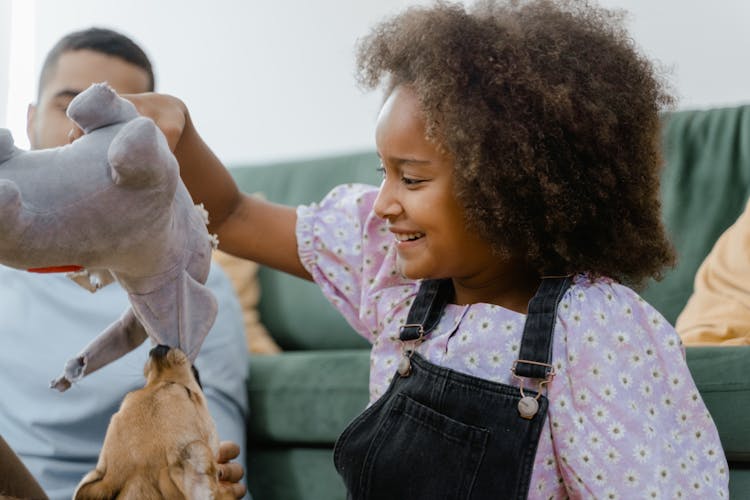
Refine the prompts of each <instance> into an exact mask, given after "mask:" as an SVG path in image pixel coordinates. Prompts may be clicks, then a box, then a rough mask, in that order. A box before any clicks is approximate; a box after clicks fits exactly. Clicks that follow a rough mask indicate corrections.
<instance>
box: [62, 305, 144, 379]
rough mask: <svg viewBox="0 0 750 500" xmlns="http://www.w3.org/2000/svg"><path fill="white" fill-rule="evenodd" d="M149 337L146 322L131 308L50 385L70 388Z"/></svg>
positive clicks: (70, 361) (68, 363)
mask: <svg viewBox="0 0 750 500" xmlns="http://www.w3.org/2000/svg"><path fill="white" fill-rule="evenodd" d="M147 337H148V335H147V334H146V330H145V329H144V328H143V325H142V324H141V323H140V321H138V319H137V318H136V317H135V314H134V313H133V310H132V309H130V308H128V310H127V311H125V313H124V314H123V315H122V316H121V317H120V319H119V320H117V321H115V322H114V323H112V324H111V325H110V326H109V327H107V329H106V330H104V331H103V332H102V333H101V334H99V336H98V337H96V338H95V339H94V340H93V341H92V342H91V343H90V344H89V345H87V346H86V347H85V348H84V349H83V351H81V353H80V354H79V355H78V356H76V357H75V358H73V359H71V360H69V361H68V362H67V363H66V364H65V369H64V371H63V374H62V375H60V376H59V377H58V378H56V379H54V380H53V381H52V382H50V387H52V388H55V389H57V390H58V391H60V392H63V391H66V390H68V389H69V388H70V386H71V384H72V383H73V382H77V381H78V380H80V379H82V378H83V377H84V376H86V375H88V374H89V373H91V372H93V371H96V370H98V369H99V368H101V367H102V366H104V365H106V364H108V363H111V362H112V361H114V360H116V359H117V358H119V357H121V356H124V355H125V354H127V353H129V352H130V351H132V350H133V349H135V348H136V347H138V346H139V345H141V344H142V343H143V341H144V340H146V338H147Z"/></svg>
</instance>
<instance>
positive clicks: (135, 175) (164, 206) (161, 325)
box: [0, 83, 217, 391]
mask: <svg viewBox="0 0 750 500" xmlns="http://www.w3.org/2000/svg"><path fill="white" fill-rule="evenodd" d="M68 116H70V118H71V119H72V120H73V121H75V122H76V124H78V126H79V127H80V128H81V129H82V130H83V131H84V132H85V135H83V136H82V137H81V138H80V139H78V140H76V141H75V142H73V143H72V144H69V145H67V146H63V147H60V148H53V149H47V150H39V151H22V150H20V149H18V148H16V147H15V145H14V144H13V139H12V137H11V135H10V132H9V131H7V130H5V129H0V263H2V264H5V265H8V266H11V267H15V268H18V269H28V270H35V271H40V272H45V271H61V270H77V272H75V273H72V274H71V277H72V278H73V279H75V280H76V282H78V283H79V284H80V285H82V286H84V287H85V288H87V289H89V290H91V291H95V290H97V289H98V288H100V287H102V286H104V285H106V284H108V283H110V282H112V281H114V280H116V281H118V282H119V283H120V285H121V286H122V287H123V288H124V289H125V290H126V291H127V292H128V296H129V299H130V304H131V307H130V308H128V309H127V310H126V311H125V312H124V313H123V315H122V316H121V317H120V318H119V319H118V320H117V321H115V322H114V323H112V324H111V325H110V326H109V327H108V328H107V329H106V330H105V331H104V332H102V333H101V334H100V335H99V336H98V337H96V338H95V339H94V340H93V341H92V342H91V343H90V344H89V345H88V346H86V347H85V348H84V349H83V351H81V353H80V354H78V356H76V357H74V358H73V359H71V360H70V361H68V363H67V364H66V366H65V369H64V372H63V374H62V375H61V376H60V377H58V378H57V379H55V380H53V381H52V382H51V386H52V387H55V388H56V389H58V390H60V391H64V390H66V389H68V388H69V387H70V385H71V383H72V382H75V381H77V380H79V379H80V378H82V377H83V376H85V375H87V374H89V373H91V372H93V371H94V370H96V369H98V368H101V367H102V366H104V365H106V364H107V363H110V362H111V361H113V360H115V359H117V358H119V357H121V356H123V355H124V354H126V353H127V352H129V351H131V350H132V349H134V348H135V347H137V346H138V345H140V344H141V343H142V342H143V341H144V340H145V339H146V337H150V338H151V339H152V341H153V343H155V344H164V345H167V346H170V347H179V348H180V349H181V350H182V351H183V352H185V354H187V356H188V358H189V359H190V361H191V362H192V361H194V360H195V357H196V356H197V355H198V351H199V350H200V347H201V344H202V343H203V340H204V338H205V336H206V334H207V333H208V331H209V329H210V328H211V326H212V325H213V322H214V319H215V318H216V309H217V306H216V300H215V298H214V297H213V295H212V294H211V292H210V291H209V290H208V289H207V288H206V287H205V286H204V283H205V281H206V277H207V276H208V271H209V266H210V259H211V250H212V247H215V244H216V239H215V237H213V236H211V235H210V234H209V233H208V232H207V230H206V223H207V220H208V219H207V214H206V213H205V210H203V209H202V207H200V206H195V205H194V204H193V201H192V200H191V198H190V195H189V193H188V191H187V189H186V188H185V186H184V184H183V183H182V181H181V179H180V176H179V166H178V164H177V160H176V159H175V158H174V156H173V155H172V153H171V152H170V150H169V147H168V145H167V141H166V139H165V137H164V136H163V134H162V133H161V131H160V130H159V129H158V128H157V127H156V125H155V124H154V122H153V121H152V120H150V119H148V118H145V117H142V116H139V115H138V112H137V111H136V109H135V106H133V104H132V103H130V102H129V101H127V100H125V99H123V98H121V97H120V96H118V95H117V94H116V93H115V92H114V91H113V90H112V89H111V88H110V87H109V86H108V85H107V84H106V83H102V84H95V85H92V86H91V87H90V88H88V89H87V90H86V91H84V92H82V93H81V94H80V95H78V96H77V97H76V98H75V99H73V101H72V102H71V103H70V106H69V108H68ZM50 327H51V328H54V325H50Z"/></svg>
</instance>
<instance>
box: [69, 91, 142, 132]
mask: <svg viewBox="0 0 750 500" xmlns="http://www.w3.org/2000/svg"><path fill="white" fill-rule="evenodd" d="M68 116H69V117H70V119H71V120H73V121H74V122H76V124H77V125H78V126H79V127H81V129H82V130H83V131H84V132H85V133H87V134H88V133H89V132H91V131H92V130H96V129H98V128H101V127H106V126H107V125H113V124H115V123H123V122H126V121H128V120H132V119H133V118H135V117H136V116H138V111H137V110H136V109H135V106H134V105H133V103H132V102H130V101H128V100H127V99H123V98H122V97H120V96H119V95H117V94H116V93H115V91H114V90H112V88H111V87H110V86H109V85H107V84H106V83H95V84H94V85H92V86H90V87H89V88H87V89H86V90H84V91H83V92H81V93H80V94H78V95H77V96H76V97H75V99H73V100H72V101H70V105H69V106H68Z"/></svg>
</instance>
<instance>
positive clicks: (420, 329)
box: [398, 323, 424, 341]
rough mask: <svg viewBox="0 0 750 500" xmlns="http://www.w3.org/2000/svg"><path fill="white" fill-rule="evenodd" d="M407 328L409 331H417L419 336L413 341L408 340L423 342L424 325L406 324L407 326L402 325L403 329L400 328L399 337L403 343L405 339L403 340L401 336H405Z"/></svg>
mask: <svg viewBox="0 0 750 500" xmlns="http://www.w3.org/2000/svg"><path fill="white" fill-rule="evenodd" d="M407 328H408V329H416V330H417V334H418V336H417V337H416V338H413V339H406V340H420V341H421V340H422V339H423V338H424V325H422V324H421V323H408V324H406V325H402V326H401V327H399V329H398V336H399V338H400V339H401V340H402V341H403V340H404V339H403V338H401V336H402V335H403V334H404V330H406V329H407Z"/></svg>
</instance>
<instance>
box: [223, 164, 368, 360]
mask: <svg viewBox="0 0 750 500" xmlns="http://www.w3.org/2000/svg"><path fill="white" fill-rule="evenodd" d="M379 165H380V161H379V159H378V157H377V155H376V154H375V153H356V154H350V155H344V156H339V157H335V158H322V159H319V160H312V161H289V162H285V163H277V164H268V165H260V166H253V167H235V168H231V169H230V172H232V175H233V176H234V178H235V180H236V181H237V184H238V185H239V187H240V189H242V190H243V191H245V192H247V193H261V194H262V195H263V196H264V197H265V198H266V199H267V200H269V201H273V202H276V203H283V204H287V205H293V206H296V205H301V204H309V203H312V202H318V201H320V200H322V199H323V197H324V196H325V195H326V194H327V193H328V192H329V191H330V190H331V188H333V187H334V186H336V185H338V184H341V183H344V182H361V183H366V184H378V183H379V182H380V174H379V173H378V171H377V168H378V166H379ZM259 279H260V283H261V299H260V304H259V306H258V310H259V312H260V318H261V321H262V322H263V324H264V325H265V327H266V328H267V329H268V331H269V332H270V334H271V336H272V337H273V338H274V340H276V342H277V343H278V344H279V346H280V347H281V348H282V349H284V350H310V349H352V348H367V347H369V344H368V343H367V342H366V341H365V340H364V339H363V338H361V337H360V336H359V335H357V334H355V333H354V331H353V330H352V328H351V327H350V326H349V325H348V324H347V322H346V321H345V320H344V319H343V317H342V316H341V315H340V314H339V313H338V312H336V310H335V309H334V308H333V306H331V305H330V304H329V302H328V301H327V300H326V299H325V298H324V297H323V294H322V293H321V292H320V290H319V289H318V287H317V286H316V285H314V284H312V283H308V282H305V281H303V280H301V279H299V278H295V277H293V276H289V275H286V274H284V273H281V272H278V271H274V270H272V269H269V268H265V267H262V268H261V270H260V271H259Z"/></svg>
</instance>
